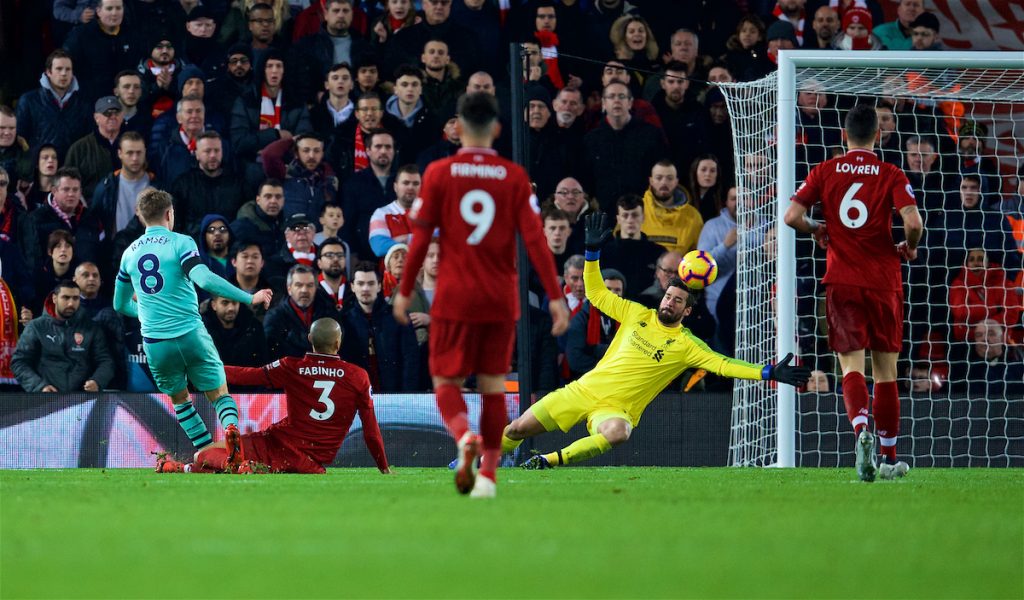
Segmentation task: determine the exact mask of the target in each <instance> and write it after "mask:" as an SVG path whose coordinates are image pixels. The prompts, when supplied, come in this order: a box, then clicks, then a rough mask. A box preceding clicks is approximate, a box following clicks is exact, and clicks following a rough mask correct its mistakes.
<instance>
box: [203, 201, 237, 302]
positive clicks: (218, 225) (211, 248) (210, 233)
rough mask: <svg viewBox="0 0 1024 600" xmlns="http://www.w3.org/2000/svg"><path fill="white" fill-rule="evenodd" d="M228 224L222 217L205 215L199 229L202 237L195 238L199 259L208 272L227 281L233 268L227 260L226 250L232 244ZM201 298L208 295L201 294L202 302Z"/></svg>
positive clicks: (225, 218) (232, 240) (231, 274)
mask: <svg viewBox="0 0 1024 600" xmlns="http://www.w3.org/2000/svg"><path fill="white" fill-rule="evenodd" d="M229 222H230V221H228V219H227V217H225V216H224V215H217V214H211V215H206V216H205V217H203V221H202V223H201V224H200V228H199V231H200V232H202V235H199V236H196V237H197V239H196V243H197V245H198V246H199V258H200V259H201V260H202V261H203V264H205V265H206V266H207V267H209V268H210V271H213V272H214V273H215V274H217V275H220V276H221V277H223V278H224V279H227V280H228V281H230V280H231V277H232V276H233V275H234V267H232V266H231V261H230V260H228V258H229V257H228V250H230V249H231V243H232V242H234V239H233V237H232V236H231V228H230V227H228V223H229ZM203 297H209V295H208V294H205V293H201V294H200V300H203V299H204V298H203Z"/></svg>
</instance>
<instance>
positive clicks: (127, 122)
mask: <svg viewBox="0 0 1024 600" xmlns="http://www.w3.org/2000/svg"><path fill="white" fill-rule="evenodd" d="M114 97H116V98H117V101H118V102H120V103H121V116H122V117H123V118H124V125H122V129H123V130H124V131H136V132H138V133H139V134H141V135H142V138H143V139H146V140H148V139H149V135H150V133H152V131H153V111H152V109H151V108H150V107H149V105H148V104H146V103H145V102H143V101H142V76H141V75H139V72H138V71H128V70H125V71H121V72H120V73H118V74H117V77H116V78H115V79H114Z"/></svg>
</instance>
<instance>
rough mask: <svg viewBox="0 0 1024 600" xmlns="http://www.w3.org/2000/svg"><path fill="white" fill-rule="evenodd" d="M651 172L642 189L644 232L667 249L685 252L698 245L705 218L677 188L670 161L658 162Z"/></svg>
mask: <svg viewBox="0 0 1024 600" xmlns="http://www.w3.org/2000/svg"><path fill="white" fill-rule="evenodd" d="M650 173H651V175H650V178H649V183H650V185H649V187H648V188H647V191H646V192H644V225H643V232H644V233H646V234H647V238H648V239H649V240H651V241H652V242H657V243H659V244H661V245H662V246H664V247H665V249H666V250H672V251H675V252H678V253H679V254H680V255H683V254H686V253H687V252H689V251H690V250H693V249H694V248H696V247H697V238H698V237H700V230H701V227H703V225H704V220H703V219H701V218H700V212H699V211H698V210H697V209H696V208H695V207H694V206H693V203H692V202H691V201H690V198H689V195H688V194H687V193H686V190H685V189H684V188H682V187H680V185H679V176H678V171H677V170H676V167H675V165H674V164H672V162H671V161H668V160H662V161H659V162H658V163H657V164H656V165H654V166H653V167H652V168H651V171H650Z"/></svg>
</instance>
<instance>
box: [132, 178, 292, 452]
mask: <svg viewBox="0 0 1024 600" xmlns="http://www.w3.org/2000/svg"><path fill="white" fill-rule="evenodd" d="M135 210H136V212H137V213H138V216H139V219H140V220H141V221H142V223H143V224H144V225H145V226H146V232H145V233H143V234H142V236H140V237H139V239H137V240H135V242H134V243H132V245H131V246H128V248H127V249H126V250H125V251H124V254H122V255H121V268H120V270H119V271H118V273H117V281H116V283H115V285H114V308H115V309H116V310H117V311H118V312H120V313H122V314H125V315H128V316H129V317H137V318H138V319H139V324H140V325H141V330H142V349H143V351H144V352H145V353H146V360H147V361H148V363H149V369H150V371H152V373H153V380H154V381H155V382H156V387H157V389H159V390H160V391H161V392H163V393H165V394H167V395H168V396H170V397H171V401H172V402H173V403H174V414H175V415H176V416H177V418H178V423H179V424H180V425H181V428H182V429H184V430H185V433H186V434H187V435H188V439H189V440H191V441H192V445H193V446H195V447H196V449H202V448H205V447H206V446H209V445H210V444H212V443H213V436H211V435H210V432H209V431H208V430H207V429H206V423H204V422H203V419H202V417H200V416H199V413H198V412H197V411H196V408H195V407H194V406H192V401H191V400H189V397H188V382H189V381H190V382H192V385H193V386H195V387H196V389H199V390H201V391H203V392H204V393H205V394H206V397H207V398H208V399H209V400H210V402H212V403H213V407H214V409H215V410H216V411H217V417H218V418H219V419H220V422H221V425H222V426H223V427H224V440H225V441H226V442H227V447H228V457H229V460H230V461H231V462H232V463H233V464H240V463H241V461H242V451H241V446H240V445H239V444H240V442H239V437H240V434H239V432H238V405H236V404H235V400H234V399H233V398H232V397H231V396H229V395H228V387H227V385H226V384H225V381H224V363H222V362H221V360H220V355H219V354H217V348H216V347H215V346H214V345H213V339H211V338H210V334H209V333H207V332H206V326H205V325H203V320H202V318H201V317H200V316H199V301H198V299H197V298H196V289H195V287H193V284H195V285H198V286H199V287H201V288H203V289H204V290H206V291H207V292H210V293H211V294H214V295H217V296H220V297H222V298H227V299H229V300H234V301H235V302H239V303H242V304H252V305H259V304H262V305H263V306H264V307H267V306H270V300H271V298H272V297H273V293H272V292H271V291H270V290H260V291H258V292H256V293H255V294H252V295H250V294H248V293H246V292H243V291H242V290H240V289H238V288H236V287H235V286H233V285H231V284H230V283H228V282H227V281H226V280H224V279H222V278H221V277H219V276H217V275H215V274H214V273H213V272H212V271H210V269H209V268H208V267H207V266H206V265H204V264H203V262H202V260H201V259H200V258H199V249H198V248H197V247H196V242H195V240H193V239H192V238H190V237H188V236H187V235H181V234H178V233H173V232H172V231H171V230H172V229H174V206H173V205H172V202H171V195H170V194H168V193H167V192H162V191H160V190H157V189H153V188H148V189H145V190H143V191H142V193H140V194H139V198H138V202H137V203H136V209H135ZM133 294H134V295H135V296H136V297H137V298H138V300H135V299H133V298H132V296H133Z"/></svg>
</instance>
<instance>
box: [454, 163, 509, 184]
mask: <svg viewBox="0 0 1024 600" xmlns="http://www.w3.org/2000/svg"><path fill="white" fill-rule="evenodd" d="M451 174H452V177H475V178H477V179H499V180H501V179H505V177H506V176H508V171H507V170H506V169H505V167H503V166H501V165H471V164H467V163H452V168H451Z"/></svg>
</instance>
